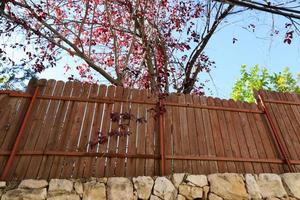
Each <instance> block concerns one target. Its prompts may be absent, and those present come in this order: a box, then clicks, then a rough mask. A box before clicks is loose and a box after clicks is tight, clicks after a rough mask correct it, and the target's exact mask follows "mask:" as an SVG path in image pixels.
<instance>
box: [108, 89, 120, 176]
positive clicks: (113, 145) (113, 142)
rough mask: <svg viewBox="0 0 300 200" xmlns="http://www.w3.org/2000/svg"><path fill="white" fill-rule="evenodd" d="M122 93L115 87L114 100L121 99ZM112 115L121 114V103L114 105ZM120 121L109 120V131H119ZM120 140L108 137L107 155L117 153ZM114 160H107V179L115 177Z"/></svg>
mask: <svg viewBox="0 0 300 200" xmlns="http://www.w3.org/2000/svg"><path fill="white" fill-rule="evenodd" d="M123 91H124V89H123V88H122V87H116V92H115V96H114V97H115V98H116V99H122V98H123ZM112 112H113V113H116V114H121V113H122V103H121V102H115V103H114V108H113V111H112ZM120 122H121V120H118V121H116V122H113V121H112V120H111V125H110V126H111V129H110V131H120V130H121V129H120V126H119V124H120ZM122 137H123V136H122ZM119 139H120V136H117V135H114V136H110V137H109V138H108V142H109V148H108V151H107V152H108V153H116V152H118V149H117V147H118V141H119ZM116 161H117V160H116V158H107V167H106V170H105V174H106V176H107V177H110V176H115V174H116Z"/></svg>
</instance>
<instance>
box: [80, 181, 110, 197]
mask: <svg viewBox="0 0 300 200" xmlns="http://www.w3.org/2000/svg"><path fill="white" fill-rule="evenodd" d="M82 199H83V200H106V188H105V185H104V183H95V182H87V183H85V184H84V192H83V198H82Z"/></svg>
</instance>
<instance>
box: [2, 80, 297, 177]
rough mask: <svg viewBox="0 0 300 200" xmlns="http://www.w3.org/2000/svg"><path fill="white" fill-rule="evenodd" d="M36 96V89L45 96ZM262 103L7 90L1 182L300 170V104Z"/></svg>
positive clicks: (47, 84) (130, 92)
mask: <svg viewBox="0 0 300 200" xmlns="http://www.w3.org/2000/svg"><path fill="white" fill-rule="evenodd" d="M37 88H38V89H37ZM255 95H256V98H257V104H249V103H244V102H235V101H232V100H221V99H218V98H211V97H204V96H197V95H178V94H169V95H167V96H166V97H164V98H161V96H159V95H155V94H152V93H151V92H150V91H148V90H136V89H127V88H121V87H114V86H106V85H96V84H87V83H79V82H67V83H64V82H62V81H54V80H32V81H30V83H29V85H28V88H27V90H26V92H15V91H8V90H3V91H0V116H1V118H0V174H1V179H3V180H21V179H24V178H44V179H49V178H70V177H73V178H84V177H91V176H96V177H103V176H129V177H131V176H139V175H150V176H155V175H167V174H171V173H177V172H188V173H197V174H209V173H216V172H237V173H261V172H273V173H282V172H299V171H300V168H299V166H300V159H299V158H300V149H299V148H298V147H299V145H300V132H299V130H300V96H299V95H297V94H290V93H275V92H267V91H256V92H255Z"/></svg>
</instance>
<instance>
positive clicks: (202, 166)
mask: <svg viewBox="0 0 300 200" xmlns="http://www.w3.org/2000/svg"><path fill="white" fill-rule="evenodd" d="M192 99H193V104H194V105H196V106H197V105H198V106H200V105H201V100H200V96H199V95H192ZM194 112H195V113H194V118H195V123H196V124H195V128H196V129H195V130H196V139H197V143H198V155H200V156H208V155H209V154H208V149H209V147H208V139H207V133H206V132H205V127H204V126H206V125H204V119H203V115H202V109H199V108H198V109H194ZM211 164H212V165H214V163H210V162H207V161H199V162H198V170H199V171H198V173H197V174H209V172H210V165H211Z"/></svg>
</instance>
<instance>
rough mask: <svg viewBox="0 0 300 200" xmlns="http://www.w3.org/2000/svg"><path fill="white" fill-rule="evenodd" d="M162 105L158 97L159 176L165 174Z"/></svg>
mask: <svg viewBox="0 0 300 200" xmlns="http://www.w3.org/2000/svg"><path fill="white" fill-rule="evenodd" d="M163 106H164V104H163V100H162V99H161V98H160V99H159V110H158V112H159V135H160V155H161V163H160V172H161V176H164V175H165V160H166V159H165V142H164V138H165V117H164V109H162V108H163Z"/></svg>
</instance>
